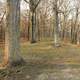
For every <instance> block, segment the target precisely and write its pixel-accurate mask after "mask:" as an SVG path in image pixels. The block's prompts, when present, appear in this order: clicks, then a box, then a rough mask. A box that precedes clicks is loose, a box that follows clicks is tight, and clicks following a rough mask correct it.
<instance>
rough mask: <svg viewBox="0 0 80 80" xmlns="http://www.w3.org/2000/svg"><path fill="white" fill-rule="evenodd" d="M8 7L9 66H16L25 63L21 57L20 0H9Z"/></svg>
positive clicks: (7, 41)
mask: <svg viewBox="0 0 80 80" xmlns="http://www.w3.org/2000/svg"><path fill="white" fill-rule="evenodd" d="M7 6H8V15H7V27H6V38H5V39H6V40H5V42H6V45H5V49H6V53H7V54H8V55H9V64H10V65H13V66H15V65H19V64H22V62H23V59H22V57H21V56H20V53H21V52H20V31H19V28H20V0H7Z"/></svg>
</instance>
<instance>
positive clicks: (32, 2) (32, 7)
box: [24, 0, 41, 43]
mask: <svg viewBox="0 0 80 80" xmlns="http://www.w3.org/2000/svg"><path fill="white" fill-rule="evenodd" d="M24 1H25V2H27V3H28V4H29V7H30V12H31V14H32V15H31V16H32V19H31V24H32V35H31V36H32V38H31V43H35V42H36V33H35V32H36V8H37V6H38V4H39V3H40V1H41V0H29V2H28V1H27V0H24Z"/></svg>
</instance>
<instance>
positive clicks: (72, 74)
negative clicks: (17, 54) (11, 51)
mask: <svg viewBox="0 0 80 80" xmlns="http://www.w3.org/2000/svg"><path fill="white" fill-rule="evenodd" d="M21 51H22V56H23V58H24V59H25V61H26V64H25V65H23V66H17V67H13V68H8V69H5V70H0V80H80V47H79V46H77V45H72V44H69V43H68V44H64V43H62V45H61V47H58V48H57V47H54V45H53V42H52V41H48V42H47V41H46V42H45V41H43V42H38V43H35V44H30V43H29V42H27V43H22V44H21Z"/></svg>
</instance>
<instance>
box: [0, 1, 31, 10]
mask: <svg viewBox="0 0 80 80" xmlns="http://www.w3.org/2000/svg"><path fill="white" fill-rule="evenodd" d="M0 1H1V2H3V3H5V2H6V0H0ZM25 9H29V6H28V4H27V3H26V2H24V0H21V10H25Z"/></svg>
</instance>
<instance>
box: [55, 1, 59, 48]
mask: <svg viewBox="0 0 80 80" xmlns="http://www.w3.org/2000/svg"><path fill="white" fill-rule="evenodd" d="M54 17H55V25H54V45H55V46H56V47H58V46H60V40H59V24H58V23H59V17H58V11H57V3H56V1H55V10H54Z"/></svg>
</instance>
